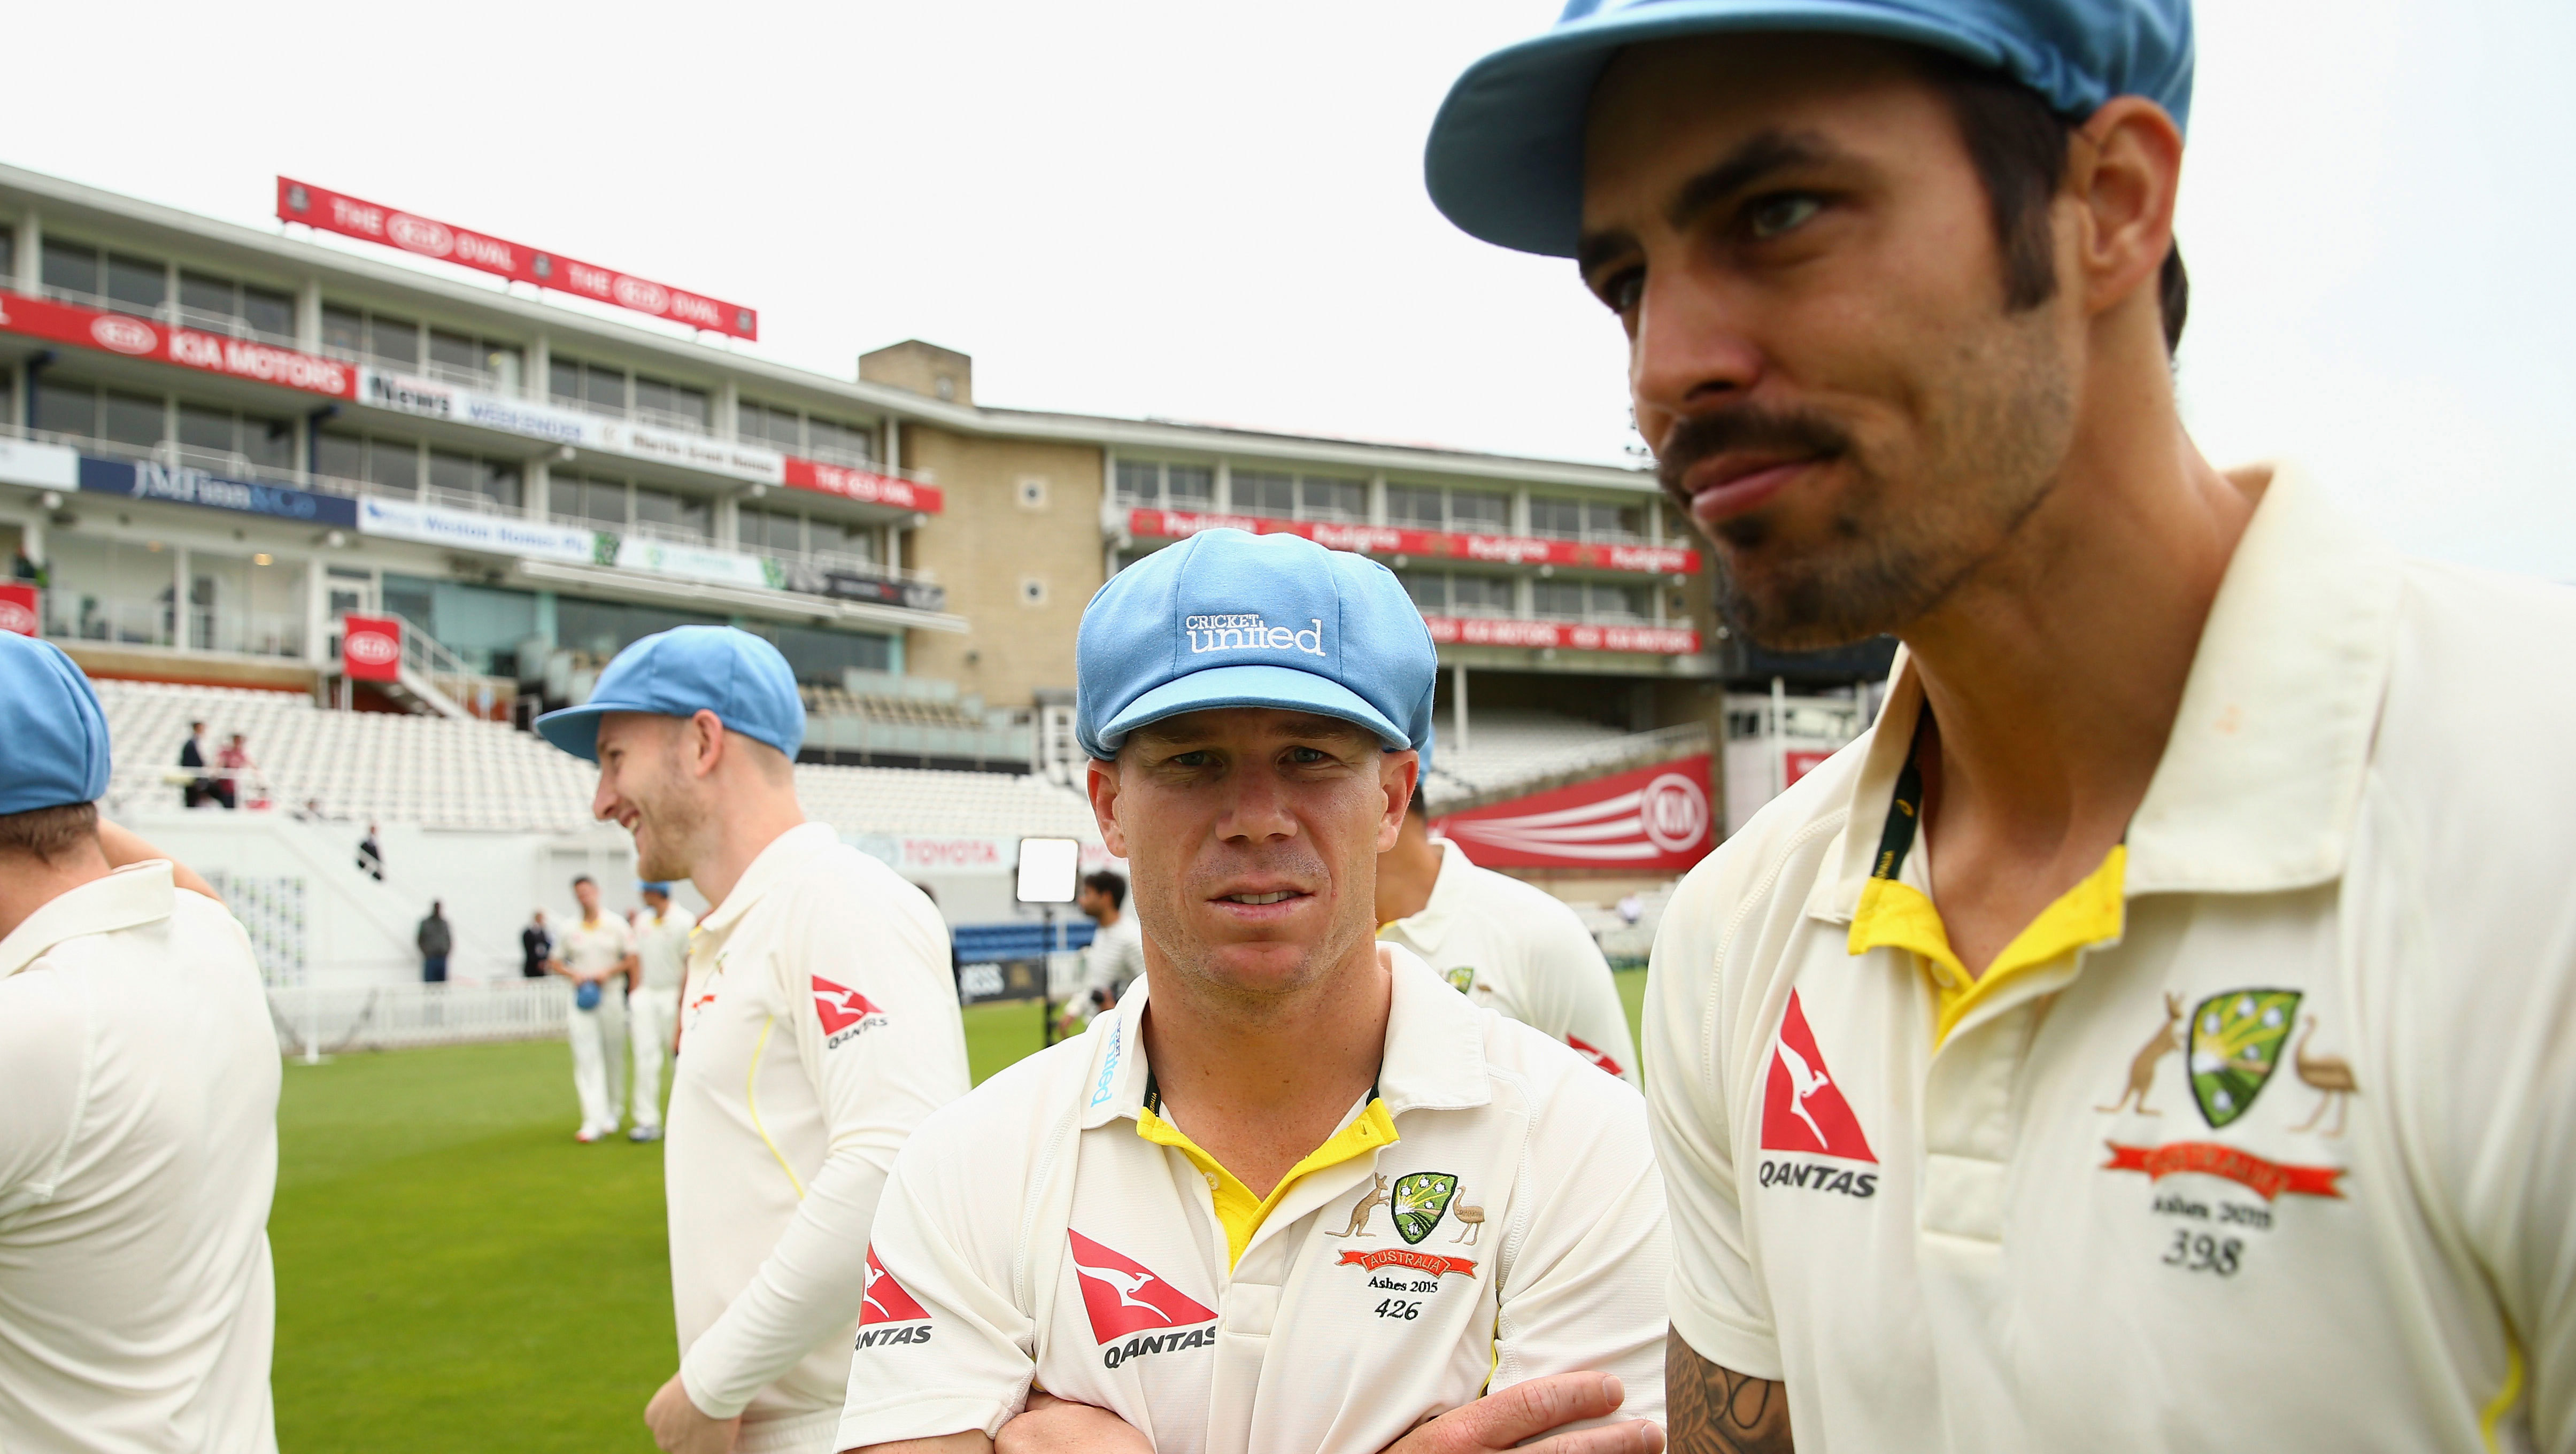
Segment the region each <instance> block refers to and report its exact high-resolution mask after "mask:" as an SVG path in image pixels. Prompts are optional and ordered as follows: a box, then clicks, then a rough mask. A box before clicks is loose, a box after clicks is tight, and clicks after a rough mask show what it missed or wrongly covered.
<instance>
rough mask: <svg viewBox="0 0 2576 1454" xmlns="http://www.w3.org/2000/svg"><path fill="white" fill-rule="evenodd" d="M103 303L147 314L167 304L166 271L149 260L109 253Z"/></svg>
mask: <svg viewBox="0 0 2576 1454" xmlns="http://www.w3.org/2000/svg"><path fill="white" fill-rule="evenodd" d="M107 301H109V302H110V303H122V304H124V305H125V306H126V307H128V308H136V309H140V310H142V311H144V312H146V313H149V312H151V311H153V310H154V309H157V308H159V307H160V306H161V305H162V304H164V303H167V302H169V301H170V270H169V269H168V268H165V267H163V266H162V265H161V264H159V263H156V262H153V261H152V260H150V259H149V258H139V257H127V256H126V255H125V254H123V253H117V252H112V253H109V254H108V255H107Z"/></svg>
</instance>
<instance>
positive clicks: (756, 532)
mask: <svg viewBox="0 0 2576 1454" xmlns="http://www.w3.org/2000/svg"><path fill="white" fill-rule="evenodd" d="M796 526H797V520H796V517H795V516H793V515H783V514H780V513H778V512H776V511H773V510H745V511H743V512H742V519H741V523H740V524H739V525H738V526H737V527H736V533H737V534H738V535H739V536H740V537H741V540H742V547H743V549H745V550H767V551H776V552H777V553H779V554H781V555H795V554H798V553H799V552H800V550H801V549H802V547H801V545H800V544H799V542H798V541H797V538H796V536H797V532H796Z"/></svg>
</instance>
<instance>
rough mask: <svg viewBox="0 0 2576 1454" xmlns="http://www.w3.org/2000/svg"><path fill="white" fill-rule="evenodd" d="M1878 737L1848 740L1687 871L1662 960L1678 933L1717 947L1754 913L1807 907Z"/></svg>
mask: <svg viewBox="0 0 2576 1454" xmlns="http://www.w3.org/2000/svg"><path fill="white" fill-rule="evenodd" d="M1877 734H1878V729H1877V727H1876V726H1874V725H1873V726H1872V727H1870V728H1869V729H1867V730H1866V731H1863V732H1862V733H1861V734H1860V735H1859V736H1858V737H1855V738H1853V739H1852V740H1851V741H1850V742H1848V743H1846V744H1844V746H1843V747H1842V748H1841V749H1840V750H1839V751H1837V752H1835V753H1834V755H1833V756H1831V757H1829V758H1827V759H1825V760H1824V761H1823V762H1821V763H1819V764H1817V765H1816V766H1815V767H1814V768H1812V769H1810V770H1809V771H1808V772H1807V774H1806V776H1804V777H1801V778H1800V779H1798V781H1796V782H1794V783H1791V784H1790V785H1789V787H1788V789H1787V790H1786V791H1785V792H1782V793H1781V794H1780V795H1779V796H1777V797H1775V798H1773V799H1772V800H1771V801H1769V802H1767V803H1765V804H1763V805H1762V806H1761V807H1760V808H1759V809H1757V810H1756V811H1755V812H1754V814H1753V817H1752V820H1751V821H1749V822H1747V823H1746V824H1745V825H1744V827H1743V828H1742V829H1741V830H1740V831H1738V832H1736V833H1733V834H1730V835H1729V836H1728V837H1727V838H1726V840H1725V841H1724V842H1721V843H1720V844H1718V845H1717V847H1716V849H1714V850H1713V851H1712V852H1710V854H1709V855H1708V857H1706V858H1703V859H1701V860H1700V861H1699V864H1698V865H1697V866H1696V867H1694V868H1692V869H1691V871H1690V872H1689V873H1686V874H1684V875H1683V876H1682V881H1681V883H1680V885H1679V886H1677V887H1676V888H1675V889H1674V890H1673V896H1672V899H1671V901H1670V902H1669V903H1668V904H1667V905H1666V906H1665V909H1664V917H1663V923H1662V927H1661V929H1660V930H1659V932H1658V934H1657V938H1656V952H1657V955H1658V957H1660V956H1661V954H1662V953H1663V948H1664V944H1665V941H1666V939H1667V938H1669V937H1672V936H1674V935H1676V934H1677V933H1678V934H1682V935H1686V936H1689V937H1691V938H1692V939H1694V940H1697V941H1701V942H1705V943H1707V944H1708V947H1710V948H1712V949H1715V948H1719V947H1722V945H1723V943H1724V940H1725V938H1726V937H1727V928H1728V926H1729V925H1730V924H1733V923H1736V922H1739V921H1740V920H1741V919H1742V918H1743V917H1744V916H1745V915H1746V914H1748V913H1753V912H1759V911H1761V910H1762V909H1764V908H1765V907H1774V906H1779V905H1783V904H1785V905H1788V906H1790V907H1792V908H1796V907H1800V906H1803V905H1804V904H1805V902H1806V899H1807V895H1808V893H1809V892H1810V891H1811V890H1812V889H1813V888H1814V887H1815V880H1816V875H1817V873H1819V872H1821V871H1822V870H1823V869H1824V868H1825V867H1826V855H1827V854H1828V853H1829V852H1831V851H1832V848H1833V846H1834V844H1835V843H1837V842H1838V841H1839V840H1840V839H1841V836H1842V834H1843V831H1844V830H1845V828H1846V827H1848V826H1849V818H1850V814H1851V800H1852V791H1853V787H1854V785H1855V784H1856V783H1857V781H1858V780H1859V777H1860V773H1861V766H1862V764H1863V763H1864V762H1866V761H1867V760H1868V757H1869V752H1870V744H1871V743H1873V742H1874V741H1876V740H1877Z"/></svg>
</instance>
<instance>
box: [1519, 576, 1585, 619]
mask: <svg viewBox="0 0 2576 1454" xmlns="http://www.w3.org/2000/svg"><path fill="white" fill-rule="evenodd" d="M1530 609H1531V610H1533V611H1535V612H1537V613H1538V614H1539V615H1541V616H1558V617H1563V618H1565V619H1567V620H1580V619H1582V617H1583V583H1582V582H1581V581H1532V582H1530Z"/></svg>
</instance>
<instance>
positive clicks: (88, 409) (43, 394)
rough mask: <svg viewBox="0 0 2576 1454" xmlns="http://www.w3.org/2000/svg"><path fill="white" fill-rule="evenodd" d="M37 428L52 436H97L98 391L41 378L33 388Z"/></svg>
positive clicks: (80, 385) (88, 387)
mask: <svg viewBox="0 0 2576 1454" xmlns="http://www.w3.org/2000/svg"><path fill="white" fill-rule="evenodd" d="M36 427H37V428H38V429H42V430H46V431H49V432H51V433H54V434H81V435H95V434H97V433H98V390H96V389H93V388H91V387H90V386H89V385H87V384H64V383H57V382H55V381H54V380H52V379H44V380H41V381H39V382H38V383H37V385H36Z"/></svg>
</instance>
